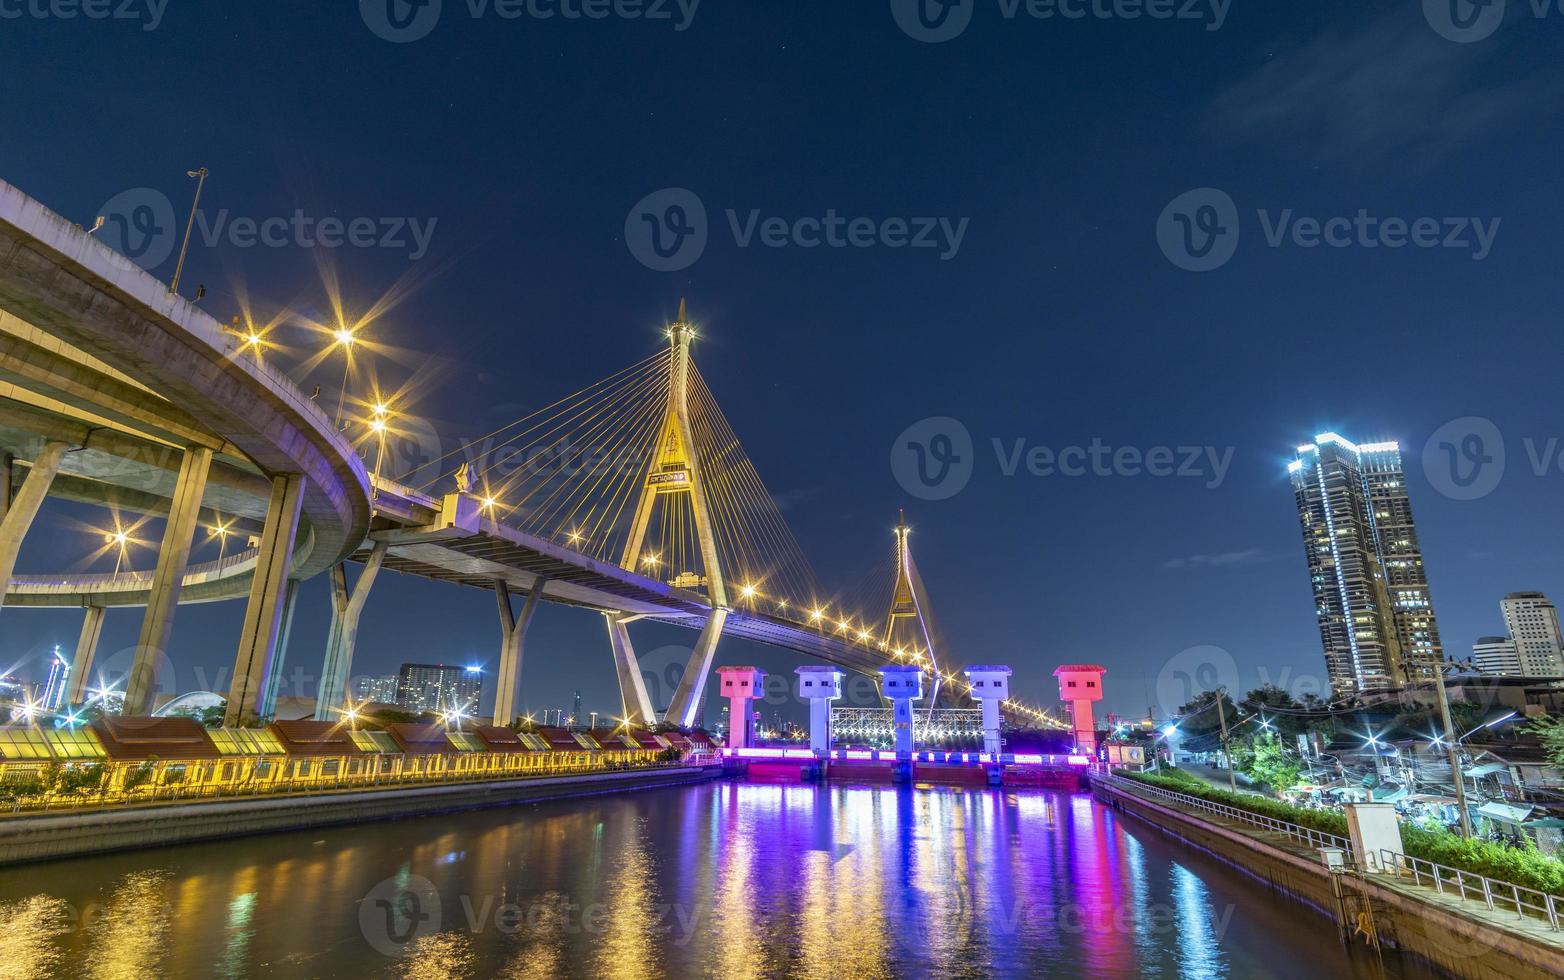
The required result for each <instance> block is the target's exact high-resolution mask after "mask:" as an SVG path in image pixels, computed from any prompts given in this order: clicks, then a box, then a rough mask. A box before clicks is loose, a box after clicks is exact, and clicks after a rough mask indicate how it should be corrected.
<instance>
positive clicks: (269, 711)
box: [260, 578, 299, 721]
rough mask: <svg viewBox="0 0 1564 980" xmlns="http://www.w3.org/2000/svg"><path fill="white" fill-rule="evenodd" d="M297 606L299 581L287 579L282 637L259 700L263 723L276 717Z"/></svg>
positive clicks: (283, 601) (284, 594) (283, 604)
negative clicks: (264, 689) (264, 690)
mask: <svg viewBox="0 0 1564 980" xmlns="http://www.w3.org/2000/svg"><path fill="white" fill-rule="evenodd" d="M298 606H299V580H298V579H296V578H290V579H288V585H287V587H286V588H285V589H284V590H283V596H282V635H281V636H280V637H279V638H278V640H277V657H276V659H275V660H273V661H272V669H271V670H270V671H268V672H267V674H266V693H265V694H264V695H263V697H262V700H261V710H260V716H261V719H262V720H263V721H264V720H266V719H268V718H276V717H277V693H278V691H279V690H280V689H281V688H282V675H283V667H284V666H285V665H286V664H287V660H288V640H289V639H291V638H292V636H293V611H294V610H295V609H297V608H298Z"/></svg>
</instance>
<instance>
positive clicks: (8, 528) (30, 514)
mask: <svg viewBox="0 0 1564 980" xmlns="http://www.w3.org/2000/svg"><path fill="white" fill-rule="evenodd" d="M70 448H71V447H70V446H67V445H66V444H65V443H63V442H50V443H46V444H45V445H44V447H43V449H42V450H40V451H39V453H38V458H37V459H35V460H33V465H32V468H31V469H29V470H28V471H27V479H26V481H24V482H23V483H22V489H21V490H18V491H17V493H16V498H15V499H14V500H12V499H9V498H10V496H11V492H10V491H11V462H10V460H9V458H8V459H7V461H6V466H5V486H6V491H5V496H6V497H7V498H8V499H7V500H6V501H5V503H6V507H5V519H4V520H0V605H4V604H5V593H6V590H7V589H8V588H10V586H11V576H13V575H15V574H16V558H17V555H19V554H21V552H22V539H23V538H25V537H27V532H28V531H29V530H30V529H31V528H32V526H33V521H34V520H36V519H37V517H38V511H39V509H40V508H42V507H43V501H44V498H45V497H47V496H49V487H50V485H52V484H53V483H54V477H55V475H56V474H58V473H59V472H60V464H61V463H62V462H64V460H65V454H66V453H67V452H69V451H70Z"/></svg>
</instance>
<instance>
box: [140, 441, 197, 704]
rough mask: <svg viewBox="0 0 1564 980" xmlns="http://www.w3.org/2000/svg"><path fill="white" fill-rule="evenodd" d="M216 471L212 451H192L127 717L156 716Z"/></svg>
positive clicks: (183, 465) (160, 563)
mask: <svg viewBox="0 0 1564 980" xmlns="http://www.w3.org/2000/svg"><path fill="white" fill-rule="evenodd" d="M211 468H212V451H211V450H210V449H208V448H206V447H205V446H191V447H190V448H189V449H186V450H185V458H184V459H183V460H182V461H181V462H180V464H179V478H178V481H177V482H176V483H175V484H174V497H173V499H172V500H171V501H170V502H169V508H168V521H167V523H166V524H165V525H164V527H163V543H162V546H161V547H160V548H159V549H158V556H157V571H156V572H154V573H153V575H152V592H151V595H150V596H148V598H147V612H146V616H145V618H143V619H142V621H141V636H140V637H139V638H138V639H137V640H136V659H135V662H134V663H133V664H132V665H131V668H130V680H129V682H128V683H127V684H126V685H125V712H124V713H125V714H127V715H149V714H151V713H152V708H153V704H152V687H153V684H154V683H155V682H156V680H157V658H158V655H159V654H166V653H167V651H168V641H169V639H170V637H172V636H173V633H174V613H175V612H176V611H177V610H178V609H179V590H180V588H181V587H182V586H183V585H184V583H185V570H186V569H187V568H189V567H190V547H191V545H192V544H193V543H194V542H195V532H196V526H197V524H199V523H200V518H201V497H202V495H203V494H204V493H206V477H207V474H208V473H209V472H210V471H211Z"/></svg>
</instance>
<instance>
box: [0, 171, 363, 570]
mask: <svg viewBox="0 0 1564 980" xmlns="http://www.w3.org/2000/svg"><path fill="white" fill-rule="evenodd" d="M0 311H3V312H4V313H6V314H9V315H10V316H11V317H14V318H15V319H16V320H17V321H20V323H21V324H22V325H23V330H21V331H12V332H11V333H12V334H13V335H12V336H10V337H9V339H8V341H7V344H6V349H7V350H9V352H10V353H11V354H12V355H13V360H14V361H18V362H21V363H23V364H26V365H29V366H31V367H32V372H31V374H30V375H29V376H28V379H27V380H28V383H27V384H26V385H25V389H26V390H28V391H29V392H30V393H32V394H33V395H35V396H39V397H41V398H45V399H50V400H53V401H55V402H58V403H60V405H62V406H63V407H64V408H65V409H66V412H65V413H64V414H66V415H67V416H70V415H73V414H74V415H75V416H76V421H79V422H87V423H89V424H92V423H95V422H97V421H100V420H106V421H107V422H109V423H110V424H111V425H115V426H123V427H128V428H132V429H133V430H134V431H135V432H137V433H139V434H144V435H147V436H149V437H151V438H155V439H160V440H162V441H165V442H168V443H170V444H178V443H183V444H185V445H203V444H204V445H205V446H206V448H208V449H211V450H212V451H213V453H214V456H215V458H216V459H217V460H218V461H219V462H221V463H226V464H231V468H232V469H233V470H235V471H237V472H242V471H243V470H245V469H249V470H251V471H253V472H254V473H255V474H256V475H257V476H259V477H262V478H265V477H270V476H273V475H278V474H299V475H301V476H302V477H303V488H302V490H303V493H302V498H303V499H302V515H301V516H302V520H303V521H304V523H305V524H306V525H307V526H308V527H309V528H310V529H311V530H312V531H313V537H314V547H313V548H312V549H311V550H310V553H309V554H308V556H307V557H305V559H304V561H303V562H302V564H300V565H299V566H298V567H296V568H294V569H293V575H294V576H295V577H297V578H306V577H309V576H312V575H315V574H318V573H320V572H323V571H325V570H326V569H328V568H330V567H331V566H332V565H334V564H336V563H337V562H339V561H341V560H342V559H343V558H345V557H347V556H348V555H350V554H351V553H352V552H353V551H354V550H355V549H357V547H358V546H359V544H360V542H362V541H363V539H364V536H365V534H366V533H367V531H368V529H369V518H370V502H369V478H368V475H367V474H366V473H365V470H364V466H363V464H362V462H361V461H360V460H359V459H358V456H357V454H356V453H355V452H354V451H353V447H352V446H351V445H349V444H348V442H347V441H346V440H345V439H343V438H342V437H341V436H340V435H339V434H338V433H337V432H336V431H334V428H333V426H332V424H331V420H330V419H329V418H328V417H327V416H326V414H325V412H323V411H322V410H321V409H320V408H318V407H317V406H316V405H315V403H314V402H312V401H311V400H310V399H309V398H308V397H307V396H306V395H305V394H304V393H303V392H302V391H300V390H299V389H298V388H297V387H296V386H295V385H294V384H293V383H292V382H291V381H290V380H289V379H288V378H286V377H285V376H283V375H282V373H281V372H279V371H276V370H274V369H273V368H271V367H269V366H268V365H266V364H265V363H264V362H260V361H257V360H256V359H255V358H253V357H244V356H241V351H240V341H239V339H238V338H236V337H234V336H233V335H232V334H230V333H229V332H228V331H226V330H225V329H224V328H223V326H222V325H221V324H219V323H218V322H217V321H216V320H214V319H213V318H212V317H210V316H208V315H207V314H206V313H205V312H203V311H202V310H200V309H199V308H198V307H196V306H194V305H193V304H191V303H189V302H188V301H186V300H184V299H181V298H180V297H177V296H174V295H172V294H170V293H169V292H168V289H167V287H166V286H165V285H164V284H163V283H161V282H159V281H158V280H157V279H155V278H153V277H152V276H151V275H148V274H147V273H146V272H145V271H143V270H142V269H141V268H139V267H138V266H136V265H135V264H134V263H132V262H131V261H130V260H129V259H126V258H125V257H124V256H122V255H120V254H119V253H117V252H115V251H113V250H112V249H110V248H108V247H107V246H105V245H103V244H101V243H99V242H98V241H97V240H96V239H94V238H92V237H91V236H90V235H88V234H86V232H84V231H83V230H82V229H81V228H79V227H77V226H76V225H74V224H72V223H71V222H69V221H67V220H65V219H64V218H62V217H60V216H59V215H57V214H54V213H53V212H51V211H49V210H48V209H47V208H45V207H44V206H43V205H41V204H39V203H38V202H37V201H34V200H32V199H31V198H29V197H27V196H26V195H24V194H22V193H21V192H20V191H18V190H17V189H16V188H15V187H13V186H11V185H10V184H7V183H4V182H3V181H0ZM26 328H32V330H35V331H37V335H36V336H21V337H18V336H15V335H14V334H16V333H25V332H26ZM50 341H53V342H54V343H53V344H51V343H50ZM51 348H52V349H51ZM40 352H44V353H47V354H52V355H53V356H54V363H42V364H40V362H39V360H38V357H37V355H38V354H39V353H40ZM80 355H85V357H82V356H80ZM93 362H97V363H100V364H101V365H104V366H106V367H107V368H108V369H110V377H109V379H108V382H106V381H105V378H104V374H105V372H103V371H102V370H95V368H96V366H97V365H96V364H95V363H93ZM109 382H112V383H109ZM7 394H9V393H7ZM35 400H36V399H35ZM27 407H29V408H38V407H39V406H37V405H30V406H27ZM43 407H44V408H46V409H52V408H55V407H56V406H54V405H46V406H43ZM3 423H4V420H3V419H0V424H3ZM92 434H95V433H92ZM214 443H215V445H214ZM89 448H90V447H89ZM260 505H261V508H262V510H264V506H265V500H264V496H263V497H262V498H261V500H260ZM234 510H235V511H236V512H239V511H242V508H241V507H237V506H236V507H235V508H234ZM257 516H260V515H257Z"/></svg>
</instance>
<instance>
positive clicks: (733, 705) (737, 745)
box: [718, 667, 766, 749]
mask: <svg viewBox="0 0 1564 980" xmlns="http://www.w3.org/2000/svg"><path fill="white" fill-rule="evenodd" d="M718 675H719V677H721V681H719V683H721V691H723V697H726V699H727V747H729V749H749V747H751V746H754V744H755V700H757V699H760V697H763V696H765V683H766V672H765V671H762V669H760V667H723V669H719V671H718Z"/></svg>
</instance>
